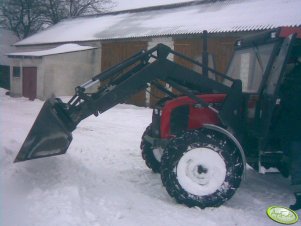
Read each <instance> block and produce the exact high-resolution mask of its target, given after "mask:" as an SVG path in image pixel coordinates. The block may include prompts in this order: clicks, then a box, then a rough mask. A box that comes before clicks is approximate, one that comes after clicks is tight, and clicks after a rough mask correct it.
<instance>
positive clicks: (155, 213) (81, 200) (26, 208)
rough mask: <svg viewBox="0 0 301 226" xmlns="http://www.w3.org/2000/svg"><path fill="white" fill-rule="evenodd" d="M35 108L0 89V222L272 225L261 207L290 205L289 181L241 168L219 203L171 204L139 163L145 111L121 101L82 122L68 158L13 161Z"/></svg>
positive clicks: (37, 225)
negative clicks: (235, 186)
mask: <svg viewBox="0 0 301 226" xmlns="http://www.w3.org/2000/svg"><path fill="white" fill-rule="evenodd" d="M64 100H65V101H66V100H67V99H66V98H64ZM42 104H43V102H42V101H39V100H35V101H29V100H27V99H25V98H11V97H9V96H6V95H5V90H3V89H0V106H1V108H0V130H1V138H0V139H1V140H0V145H1V147H0V151H1V158H0V167H1V169H0V186H1V187H0V189H1V192H0V200H1V202H0V205H1V206H0V210H1V212H0V214H1V216H0V225H3V226H41V225H42V226H54V225H55V226H119V225H120V226H141V225H144V226H153V225H156V226H166V225H173V226H183V225H204V226H234V225H236V226H246V225H256V226H274V225H278V224H276V223H275V222H273V221H272V220H270V219H269V218H268V217H267V215H266V209H267V208H268V207H269V206H272V205H281V206H288V205H289V204H291V203H292V202H293V201H294V197H293V195H292V193H291V191H290V188H289V186H288V185H289V180H287V179H284V178H282V177H281V176H280V175H278V174H265V175H259V174H257V173H256V172H254V171H253V170H252V169H251V168H248V169H247V176H246V180H245V181H243V182H242V184H241V188H240V189H239V190H238V191H237V192H236V194H235V195H234V197H233V198H232V199H231V200H229V201H228V202H227V203H225V204H224V205H223V206H221V207H219V208H207V209H204V210H201V209H199V208H188V207H186V206H183V205H180V204H177V203H176V202H175V201H174V200H173V199H172V198H171V197H169V195H168V194H167V192H166V190H165V188H164V187H163V186H162V183H161V179H160V175H158V174H154V173H152V171H151V170H150V169H148V168H147V167H146V165H145V163H144V162H143V160H142V158H141V151H140V149H139V145H140V139H141V135H142V133H143V131H144V129H145V128H146V127H147V125H148V124H149V123H150V121H151V109H148V108H141V107H135V106H132V105H126V104H120V105H117V106H116V107H114V108H112V109H110V110H109V111H107V112H105V113H103V114H102V115H100V116H99V117H94V116H91V117H89V118H87V119H86V120H84V121H83V122H81V123H80V124H79V126H78V128H77V129H76V130H75V131H74V133H73V141H72V143H71V145H70V147H69V150H68V152H67V154H65V155H61V156H56V157H49V158H44V159H37V160H32V161H26V162H22V163H15V164H13V160H14V158H15V156H16V155H17V152H18V151H19V149H20V147H21V145H22V143H23V141H24V139H25V137H26V135H27V133H28V132H29V129H30V127H31V125H32V123H33V122H34V120H35V118H36V116H37V114H38V112H39V110H40V108H41V106H42ZM298 213H299V214H301V212H300V211H299V212H298ZM296 225H297V224H296Z"/></svg>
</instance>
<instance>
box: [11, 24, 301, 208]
mask: <svg viewBox="0 0 301 226" xmlns="http://www.w3.org/2000/svg"><path fill="white" fill-rule="evenodd" d="M204 34H206V32H205V33H204ZM205 36H206V35H205ZM298 38H301V29H300V28H296V29H290V28H280V29H275V30H271V31H268V32H263V33H261V34H258V35H256V36H254V37H250V38H246V39H243V40H238V41H237V42H236V44H235V52H234V55H233V58H232V60H231V62H230V65H229V67H228V70H227V73H226V74H223V73H220V72H218V71H216V70H214V69H212V68H209V67H208V65H207V63H206V62H208V58H207V56H206V54H204V56H203V62H204V64H202V63H200V62H198V61H195V60H193V59H191V58H189V57H187V56H185V55H182V54H180V53H178V52H175V51H173V50H171V49H170V48H168V47H167V46H164V45H162V44H159V45H158V46H156V47H154V48H153V49H150V50H148V51H144V50H143V51H141V52H139V53H137V54H136V55H134V56H132V57H131V58H129V59H128V60H126V61H124V62H122V63H120V64H118V65H116V66H114V67H112V68H111V69H109V70H107V71H104V72H102V73H101V74H99V75H97V76H95V77H93V78H92V79H91V80H89V81H87V82H86V83H84V84H83V85H81V86H79V87H76V94H75V95H74V96H73V97H72V98H71V100H70V101H69V102H68V103H63V102H62V101H61V100H60V99H58V98H50V99H48V100H47V101H46V102H45V104H44V106H43V107H42V110H41V112H40V114H39V115H38V117H37V119H36V122H35V123H34V125H33V127H32V129H31V131H30V132H29V134H28V136H27V138H26V140H25V141H24V144H23V146H22V147H21V150H20V151H19V153H18V155H17V157H16V160H15V161H16V162H18V161H25V160H29V159H35V158H42V157H47V156H52V155H59V154H64V153H65V152H66V151H67V149H68V147H69V144H70V142H71V140H72V134H71V132H72V131H73V130H75V129H76V126H77V124H78V123H79V122H80V121H81V120H83V119H85V118H86V117H88V116H90V115H91V114H94V115H95V116H97V115H98V114H101V113H102V112H104V111H106V110H108V109H110V108H112V107H113V106H115V105H116V104H118V103H122V102H124V101H125V100H126V99H127V98H128V97H130V96H131V95H133V94H135V93H137V92H138V91H140V90H142V89H145V88H147V87H149V86H153V87H156V88H157V89H158V90H160V91H161V92H163V93H164V94H165V97H164V98H162V99H161V100H160V101H159V102H158V103H157V104H156V106H155V107H154V110H153V116H152V123H151V124H150V125H149V126H148V127H147V128H146V130H145V132H144V134H143V136H142V142H141V149H142V156H143V159H144V160H145V162H146V165H147V166H148V167H149V168H151V169H152V170H153V171H154V172H159V173H161V178H162V182H163V185H164V186H165V188H166V190H167V192H168V193H169V195H170V196H172V197H174V198H175V199H176V200H177V201H178V202H179V203H183V204H186V205H188V206H199V207H201V208H205V207H217V206H220V205H221V204H223V203H224V202H225V201H226V200H228V199H230V198H231V197H232V196H233V195H234V193H235V191H236V189H237V188H238V187H239V185H240V182H241V180H242V178H243V176H244V171H245V168H246V163H248V164H250V165H251V166H253V167H254V168H255V169H258V170H259V169H261V168H262V167H266V168H269V167H277V168H279V169H280V170H281V171H284V170H283V169H287V168H289V165H287V167H283V166H284V161H283V157H284V153H283V146H282V144H281V142H279V140H280V139H279V138H280V137H281V136H282V134H281V132H280V133H279V132H276V131H277V129H275V128H276V127H277V126H276V125H277V123H278V121H279V118H281V117H280V116H279V115H280V114H279V109H280V106H281V103H282V98H286V97H285V96H284V95H282V90H283V87H287V84H288V80H291V79H295V78H296V79H298V76H295V74H296V73H294V76H292V75H291V74H292V73H291V72H292V71H295V70H296V68H298V67H299V65H300V57H301V40H299V39H298ZM205 43H206V42H205ZM204 48H205V50H206V44H205V45H204ZM205 53H206V51H205ZM170 54H173V55H175V56H177V57H180V58H182V59H183V60H186V61H188V62H190V63H192V64H194V65H195V66H196V67H200V68H202V73H199V72H197V71H194V70H192V69H189V68H186V67H185V66H182V65H179V64H177V63H175V62H173V61H170V60H169V59H168V55H170ZM299 68H300V67H299ZM209 73H210V74H211V75H214V76H209ZM300 76H301V73H299V78H300ZM162 82H165V83H168V84H169V85H170V86H171V87H172V89H173V90H176V91H177V92H176V93H177V94H175V93H174V92H171V91H170V90H169V89H167V88H166V87H165V86H163V85H162ZM289 84H290V86H294V83H292V82H290V83H289ZM295 84H297V83H295ZM91 86H100V87H99V88H98V90H97V91H96V92H93V93H89V92H88V90H89V88H90V87H91ZM289 89H293V88H292V87H289ZM296 95H300V94H296ZM288 126H289V125H288ZM284 173H286V174H288V173H289V172H288V171H285V172H284Z"/></svg>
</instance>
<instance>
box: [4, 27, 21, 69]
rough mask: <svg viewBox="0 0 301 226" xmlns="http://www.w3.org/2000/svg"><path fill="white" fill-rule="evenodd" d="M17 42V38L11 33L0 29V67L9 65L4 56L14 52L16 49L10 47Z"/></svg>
mask: <svg viewBox="0 0 301 226" xmlns="http://www.w3.org/2000/svg"><path fill="white" fill-rule="evenodd" d="M18 40H19V39H18V37H17V36H16V35H14V34H13V33H12V32H11V31H8V30H5V29H2V28H0V65H9V59H8V58H7V56H6V54H7V53H9V52H12V51H16V47H14V46H12V45H13V44H14V43H15V42H17V41H18Z"/></svg>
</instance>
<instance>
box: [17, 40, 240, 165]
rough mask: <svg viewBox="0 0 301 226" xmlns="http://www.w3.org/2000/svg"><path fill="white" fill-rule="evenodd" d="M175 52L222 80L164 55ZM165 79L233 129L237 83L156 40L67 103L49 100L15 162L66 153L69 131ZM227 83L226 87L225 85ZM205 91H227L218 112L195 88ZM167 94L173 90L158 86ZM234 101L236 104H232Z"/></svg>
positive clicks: (238, 84) (238, 92) (53, 99)
mask: <svg viewBox="0 0 301 226" xmlns="http://www.w3.org/2000/svg"><path fill="white" fill-rule="evenodd" d="M170 54H174V55H176V56H178V57H181V58H182V59H184V60H187V61H189V62H191V63H193V64H195V65H197V66H199V67H206V69H207V71H211V72H213V73H215V74H216V75H218V76H220V77H221V78H222V79H223V80H225V81H227V82H224V83H221V82H217V81H215V80H212V79H210V78H208V77H207V76H201V74H199V73H197V72H196V71H193V70H191V69H189V68H187V67H184V66H182V65H179V64H177V63H175V62H173V61H170V60H169V59H168V55H170ZM160 81H163V82H167V83H169V84H170V85H171V86H172V87H173V88H174V89H176V90H177V91H179V92H180V93H181V94H183V95H186V96H188V97H190V98H191V99H193V100H195V101H196V102H197V103H198V104H200V105H201V106H202V107H209V108H211V109H213V110H214V111H216V112H217V113H218V115H219V116H220V118H221V121H222V122H223V123H224V124H225V125H226V126H230V127H234V128H235V127H236V126H237V125H235V122H237V120H235V118H234V117H235V116H236V114H237V111H238V110H239V109H238V108H239V106H240V101H241V99H242V98H241V96H242V91H241V81H240V80H234V79H232V78H230V77H228V76H227V75H224V74H222V73H220V72H218V71H216V70H214V69H212V68H208V67H207V66H205V65H202V64H201V63H200V62H197V61H194V60H193V59H191V58H189V57H187V56H184V55H182V54H180V53H177V52H175V51H173V50H171V49H170V48H169V47H167V46H165V45H163V44H159V45H157V46H156V47H154V48H153V49H150V50H148V51H141V52H139V53H137V54H135V55H134V56H132V57H131V58H129V59H127V60H125V61H124V62H122V63H120V64H118V65H116V66H114V67H112V68H110V69H108V70H106V71H104V72H103V73H101V74H99V75H97V76H95V77H93V78H92V79H91V80H89V81H87V82H86V83H84V84H82V85H81V86H78V87H76V89H75V91H76V93H75V95H74V96H73V97H72V98H71V99H70V101H69V102H68V103H63V102H62V101H61V100H60V99H58V98H50V99H48V100H47V101H46V102H45V104H44V106H43V107H42V109H41V111H40V114H39V115H38V117H37V119H36V121H35V123H34V125H33V127H32V129H31V131H30V132H29V134H28V136H27V138H26V140H25V141H24V143H23V146H22V147H21V150H20V151H19V153H18V155H17V157H16V160H15V161H16V162H18V161H25V160H29V159H34V158H41V157H47V156H52V155H59V154H64V153H65V152H66V151H67V149H68V147H69V145H70V143H71V141H72V134H71V132H72V131H73V130H74V129H75V128H76V126H77V125H78V124H79V123H80V122H81V121H82V120H83V119H85V118H87V117H89V116H90V115H92V114H94V115H95V116H97V115H99V114H101V113H103V112H105V111H107V110H108V109H110V108H112V107H114V106H115V105H117V104H119V103H123V102H124V101H125V100H127V99H128V98H129V97H130V96H132V95H134V94H136V93H137V92H139V91H141V90H143V89H145V88H146V87H148V86H150V85H151V84H152V83H154V84H156V85H157V86H158V84H159V82H160ZM99 84H102V85H101V86H100V88H99V89H98V90H97V91H96V92H94V93H88V92H87V90H88V89H89V88H90V87H91V86H96V85H99ZM225 84H230V85H225ZM203 90H206V92H208V90H210V91H211V92H218V93H225V94H227V96H226V98H225V102H224V103H223V108H222V109H221V110H220V112H218V111H217V110H216V109H214V108H212V107H211V106H210V104H209V103H206V102H205V101H204V100H202V99H201V98H199V97H197V96H196V95H195V94H196V92H198V93H200V92H202V91H203ZM161 91H163V92H164V93H165V94H166V95H173V96H171V97H174V94H172V93H171V92H169V91H168V90H166V89H165V88H164V87H161ZM233 99H235V100H236V103H234V104H233Z"/></svg>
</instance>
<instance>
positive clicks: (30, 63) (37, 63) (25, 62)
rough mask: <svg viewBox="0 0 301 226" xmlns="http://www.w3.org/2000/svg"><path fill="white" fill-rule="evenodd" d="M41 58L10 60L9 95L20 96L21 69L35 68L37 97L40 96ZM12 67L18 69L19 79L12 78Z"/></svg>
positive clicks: (41, 78) (21, 91)
mask: <svg viewBox="0 0 301 226" xmlns="http://www.w3.org/2000/svg"><path fill="white" fill-rule="evenodd" d="M41 65H42V58H21V59H20V58H14V59H12V60H11V65H10V84H11V88H10V95H11V96H15V97H18V96H22V93H23V90H22V81H23V70H22V68H23V67H36V68H37V97H38V98H39V96H42V93H43V92H42V90H41V87H39V84H41V81H42V80H43V71H42V70H41ZM13 67H20V77H14V76H13Z"/></svg>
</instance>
